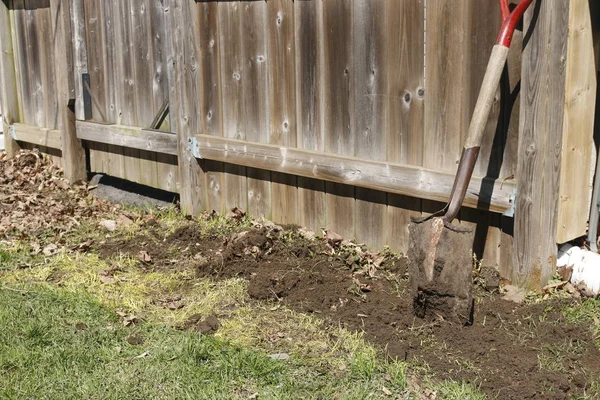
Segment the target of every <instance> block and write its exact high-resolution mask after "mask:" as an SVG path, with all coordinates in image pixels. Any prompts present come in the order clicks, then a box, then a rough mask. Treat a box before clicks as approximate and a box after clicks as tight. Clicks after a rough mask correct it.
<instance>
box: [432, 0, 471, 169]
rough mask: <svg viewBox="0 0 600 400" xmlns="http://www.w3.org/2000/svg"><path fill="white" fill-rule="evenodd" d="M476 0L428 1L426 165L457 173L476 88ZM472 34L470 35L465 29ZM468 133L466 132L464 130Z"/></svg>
mask: <svg viewBox="0 0 600 400" xmlns="http://www.w3.org/2000/svg"><path fill="white" fill-rule="evenodd" d="M472 2H473V0H465V1H461V2H460V4H457V3H456V2H455V1H453V0H436V1H429V2H428V3H427V10H426V12H427V16H426V20H427V30H426V43H427V49H426V55H425V57H426V60H425V65H426V71H425V75H426V77H425V82H426V88H425V93H426V96H427V98H426V101H425V130H424V132H423V135H424V154H423V166H425V167H426V168H433V169H438V170H443V171H448V172H453V173H454V172H455V171H456V167H457V163H458V160H459V158H460V154H461V149H462V137H463V135H465V134H466V132H467V127H468V123H469V107H468V104H467V98H466V96H465V94H466V93H467V90H468V88H469V87H470V80H469V71H468V70H467V68H466V67H467V65H465V62H464V59H465V56H466V55H467V54H468V53H467V52H468V51H469V50H470V49H467V44H468V34H469V32H470V27H469V24H468V16H469V12H470V9H471V5H472V4H471V3H472ZM465 33H467V34H465ZM463 132H464V133H463Z"/></svg>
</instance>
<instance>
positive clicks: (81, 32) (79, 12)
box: [69, 0, 88, 120]
mask: <svg viewBox="0 0 600 400" xmlns="http://www.w3.org/2000/svg"><path fill="white" fill-rule="evenodd" d="M69 5H70V11H71V31H72V35H73V40H72V44H73V68H74V71H73V74H74V82H75V118H77V119H79V120H83V119H85V112H84V109H83V83H82V81H81V75H82V74H83V73H87V72H88V58H87V57H88V52H87V42H86V24H85V10H84V2H83V0H70V2H69Z"/></svg>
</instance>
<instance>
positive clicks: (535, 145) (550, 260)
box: [511, 0, 570, 288]
mask: <svg viewBox="0 0 600 400" xmlns="http://www.w3.org/2000/svg"><path fill="white" fill-rule="evenodd" d="M569 15H570V10H569V2H563V1H560V0H546V1H536V2H534V4H533V6H532V7H531V8H530V10H529V11H528V12H527V14H526V15H525V27H526V28H525V30H526V32H527V34H526V37H527V39H528V40H527V41H526V43H525V50H524V53H523V78H522V87H521V112H520V115H521V121H520V129H519V154H520V155H521V157H520V159H519V165H518V169H517V177H518V182H517V193H518V196H517V201H516V211H515V215H516V219H515V227H514V235H515V246H514V268H513V273H512V277H511V278H512V280H513V282H516V283H519V284H522V285H525V286H528V287H531V288H539V287H541V286H544V285H545V284H546V283H547V282H548V279H550V277H551V276H552V274H553V273H554V270H555V268H556V253H557V246H556V241H555V232H556V228H557V226H556V224H557V212H558V189H559V188H558V184H559V174H560V164H561V150H562V134H563V118H564V104H565V103H564V101H565V75H566V59H567V38H568V26H569V19H570V18H569ZM549 232H552V234H548V233H549Z"/></svg>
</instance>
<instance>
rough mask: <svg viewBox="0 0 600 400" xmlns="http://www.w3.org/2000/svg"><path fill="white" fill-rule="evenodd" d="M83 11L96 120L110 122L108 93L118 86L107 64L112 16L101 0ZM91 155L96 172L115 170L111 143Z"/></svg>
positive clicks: (85, 4)
mask: <svg viewBox="0 0 600 400" xmlns="http://www.w3.org/2000/svg"><path fill="white" fill-rule="evenodd" d="M108 4H110V2H108ZM104 5H106V3H105V4H104ZM82 11H83V12H84V14H83V15H82V16H81V17H82V18H83V21H81V22H78V24H81V26H82V29H83V30H84V31H83V32H84V34H85V36H84V40H85V43H86V46H85V51H86V55H85V57H86V60H87V61H86V62H87V71H85V72H88V73H89V74H90V85H89V86H90V87H89V89H88V90H89V91H90V93H91V95H92V96H93V98H94V101H93V102H92V119H93V120H96V121H99V122H107V121H106V119H107V118H108V117H107V115H108V113H107V107H106V103H107V101H106V97H105V93H107V91H108V92H109V91H111V88H113V87H114V85H112V82H113V81H112V80H111V79H110V78H111V76H110V75H109V74H108V73H107V70H106V68H105V67H106V64H107V63H110V62H111V61H112V60H106V59H107V58H108V55H109V51H112V48H113V47H114V44H113V43H109V41H108V40H106V35H105V32H106V29H105V28H104V26H103V25H104V21H105V19H109V20H110V16H109V15H107V14H106V13H104V7H103V5H102V4H100V2H97V1H92V0H84V1H83V7H82ZM75 75H76V76H75V77H74V79H75V81H77V84H81V82H80V81H81V72H77V73H76V74H75ZM82 90H83V89H82ZM78 101H81V100H78ZM82 118H83V117H82ZM96 149H97V150H96ZM89 154H90V162H89V164H90V169H91V171H92V172H103V173H109V174H110V173H111V171H110V164H111V163H112V162H115V161H116V160H114V159H113V160H111V159H110V157H109V156H110V154H109V153H108V148H107V146H105V145H98V146H97V147H95V148H94V149H90V153H89ZM113 175H114V174H113ZM116 176H119V175H116Z"/></svg>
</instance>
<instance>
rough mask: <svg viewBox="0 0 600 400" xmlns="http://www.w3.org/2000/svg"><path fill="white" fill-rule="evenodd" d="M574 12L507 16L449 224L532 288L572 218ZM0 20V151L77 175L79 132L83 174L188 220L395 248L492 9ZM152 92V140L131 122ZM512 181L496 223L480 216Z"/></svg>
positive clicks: (466, 84)
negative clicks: (168, 204) (168, 202)
mask: <svg viewBox="0 0 600 400" xmlns="http://www.w3.org/2000/svg"><path fill="white" fill-rule="evenodd" d="M65 5H67V7H66V11H67V12H66V13H65V12H64V11H63V12H62V13H61V12H59V11H58V7H60V6H63V10H64V6H65ZM69 12H70V16H71V18H72V20H71V23H70V24H68V23H65V21H68V18H69ZM559 14H560V15H559ZM61 18H62V19H61ZM65 18H66V19H65ZM590 20H591V17H590V13H589V2H588V0H573V1H571V2H560V1H558V0H546V1H544V2H541V1H537V4H536V8H535V10H534V11H531V12H530V13H529V16H528V19H527V21H526V23H525V26H526V27H529V26H530V25H529V24H533V25H534V26H535V29H533V30H532V31H531V32H529V33H528V34H527V35H526V36H525V37H524V36H523V33H522V32H520V31H518V32H516V33H515V37H514V42H513V48H512V49H511V52H510V54H509V61H508V64H507V67H506V69H505V71H504V75H503V80H502V83H501V87H500V89H499V90H498V95H497V101H496V102H495V104H494V105H493V108H492V113H491V118H490V120H489V123H488V125H487V127H486V133H485V138H484V141H483V143H482V149H481V153H480V158H479V162H478V164H477V166H476V169H475V178H474V181H473V184H472V185H471V187H470V189H469V194H468V196H467V201H466V205H467V206H468V207H471V208H464V209H463V210H462V211H461V213H460V215H459V221H458V223H461V224H465V225H470V226H473V227H474V229H475V230H476V235H475V237H476V239H475V242H474V244H473V247H474V249H475V250H476V252H477V254H478V256H479V257H483V258H484V260H485V262H486V263H487V264H491V265H496V266H497V267H498V268H499V269H500V271H501V273H502V275H503V276H505V277H508V278H513V279H515V280H516V281H521V280H523V279H522V277H523V276H527V282H529V283H530V284H532V285H533V286H535V285H537V284H539V283H540V282H542V281H543V280H544V279H546V278H547V275H548V271H551V269H552V268H551V264H552V263H553V257H554V256H555V254H556V246H555V244H556V242H557V241H558V242H561V241H566V240H570V239H573V238H574V237H575V236H578V235H581V234H582V233H583V231H584V230H585V227H586V220H585V219H586V216H585V215H584V214H585V213H581V212H580V210H581V209H582V208H585V209H587V208H588V207H589V194H590V193H589V191H590V190H589V189H590V188H589V185H588V183H589V181H590V180H589V178H590V177H589V174H590V171H591V170H592V169H591V166H590V165H588V164H591V163H592V159H593V158H594V157H593V154H592V152H591V151H589V148H588V147H589V146H587V145H588V144H589V143H590V142H591V132H590V131H591V129H592V125H593V115H592V114H593V112H592V111H591V110H592V109H593V107H590V108H589V109H588V108H587V107H586V104H588V103H592V102H593V100H595V95H596V90H595V85H596V82H595V71H594V68H593V66H592V64H593V58H592V52H591V50H589V49H590V48H591V47H592V45H593V39H592V36H591V32H590V30H591V28H590ZM61 21H62V22H61ZM0 24H1V25H0V50H2V55H3V56H2V57H1V58H0V74H1V76H0V83H3V86H4V88H3V90H2V94H1V96H2V106H3V108H4V109H5V110H7V111H6V112H5V114H6V117H5V121H3V124H4V125H5V127H8V126H9V125H13V124H15V123H17V125H16V128H18V129H20V132H21V139H20V140H18V141H14V140H10V139H9V140H8V145H9V151H12V152H14V151H15V149H18V148H19V146H20V145H23V146H30V145H27V144H26V142H28V141H30V142H37V143H38V144H40V143H46V144H52V146H54V147H55V148H61V149H62V150H63V154H62V156H63V158H64V160H65V162H66V165H65V168H67V169H68V168H71V171H76V170H77V171H81V172H80V175H81V174H83V173H84V172H85V168H83V167H79V168H74V167H73V165H80V164H81V163H82V161H83V150H82V147H81V145H80V142H79V139H78V136H79V138H81V139H84V140H85V145H86V146H87V149H88V150H89V151H88V153H89V160H88V161H89V165H90V167H91V170H92V172H102V173H107V174H110V175H113V176H116V177H120V178H124V179H128V180H131V181H135V182H138V183H142V184H146V185H149V186H153V187H157V188H161V189H165V190H169V191H176V192H179V193H180V196H181V203H182V208H183V209H184V211H186V212H189V213H191V214H197V213H199V212H201V211H202V210H217V211H219V212H227V211H228V210H229V209H231V208H233V207H240V208H242V209H245V210H247V211H249V213H250V214H251V215H253V216H254V217H258V218H261V217H264V218H268V219H273V220H275V221H277V222H282V223H297V224H299V225H303V226H307V227H308V228H311V229H314V230H319V229H321V228H326V229H328V230H331V231H335V232H337V233H339V234H341V235H343V236H345V237H348V238H357V239H358V240H359V241H362V242H365V243H366V244H368V245H370V246H374V247H378V248H381V247H382V246H384V245H390V246H391V247H392V248H394V249H397V250H406V246H407V243H408V240H407V239H408V230H407V227H408V223H409V221H410V218H411V217H415V216H422V215H429V214H431V213H433V212H435V211H437V210H439V209H440V208H441V207H442V206H443V204H441V203H439V201H443V200H444V199H445V197H446V196H447V193H448V192H449V190H450V185H451V182H452V175H453V174H454V172H455V170H456V166H457V162H458V159H459V157H460V153H461V149H462V144H463V139H464V136H465V135H466V132H467V127H468V125H469V122H470V118H471V113H472V111H473V108H474V105H475V101H476V98H477V94H478V91H479V87H480V84H481V80H482V77H483V74H484V72H485V67H486V64H487V59H488V56H489V54H490V51H491V48H492V44H493V43H494V40H495V36H496V32H497V30H498V28H499V25H500V9H499V7H498V5H497V1H495V0H486V1H482V0H465V1H461V2H458V3H457V2H456V1H451V0H435V1H428V2H426V1H424V0H403V1H398V0H336V1H333V0H332V1H322V0H302V1H292V0H269V1H241V0H238V1H223V2H221V1H216V0H215V1H196V0H107V1H100V0H11V1H6V0H3V1H2V8H1V9H0ZM3 26H6V27H8V29H7V28H5V29H3ZM69 31H70V33H69ZM59 32H62V33H59ZM57 35H60V38H61V39H60V40H54V39H55V38H56V37H57ZM69 35H70V36H71V41H72V50H73V51H72V53H73V54H71V51H67V49H66V48H67V47H68V45H67V43H68V42H69ZM523 48H524V49H525V52H524V53H522V51H523ZM586 49H587V50H586ZM65 53H66V55H65ZM522 55H523V57H522ZM65 71H68V72H69V73H66V76H65ZM521 71H523V81H522V82H523V83H522V84H521ZM83 74H89V85H87V84H85V83H84V79H83ZM69 78H70V79H69ZM86 79H87V78H86ZM520 91H522V92H523V93H524V94H525V96H524V97H523V98H524V99H525V100H524V101H523V102H520V98H521V96H520ZM88 93H89V94H90V95H91V107H89V108H84V107H86V103H85V102H84V101H83V99H84V95H87V94H88ZM561 96H562V97H561ZM71 99H74V100H75V103H74V110H75V114H76V117H77V119H78V120H79V121H78V122H77V125H76V127H77V129H75V124H74V123H73V115H72V111H71V110H72V104H71V106H69V103H70V102H71ZM166 101H168V105H169V116H168V117H169V118H168V121H167V122H165V123H164V124H163V125H162V126H161V129H162V130H163V131H164V132H158V131H152V130H147V128H149V127H150V126H151V124H152V121H153V120H154V119H155V117H156V115H157V112H158V111H159V110H160V109H161V108H162V107H163V105H165V102H166ZM520 116H522V117H521V118H520ZM90 118H91V121H83V120H86V119H90ZM19 123H20V124H21V125H18V124H19ZM18 129H17V130H16V131H15V132H18ZM25 134H27V135H29V136H28V137H31V138H30V139H27V140H24V139H23V138H24V137H25V136H26V135H25ZM31 135H34V136H35V135H37V136H39V137H37V136H35V137H33V136H31ZM44 135H46V136H44ZM48 135H50V136H48ZM17 138H18V139H19V136H18V135H17ZM58 139H60V142H59V141H58ZM40 140H41V141H42V142H40ZM44 140H46V142H44ZM48 140H53V141H52V142H48ZM194 140H196V142H197V143H198V144H199V145H198V147H197V148H191V147H190V146H191V145H192V144H193V143H194ZM556 143H559V144H560V145H559V146H556ZM573 149H575V150H573ZM45 150H47V151H51V149H49V148H46V149H45ZM191 150H198V151H199V152H200V155H201V156H202V158H199V159H197V158H196V157H194V154H193V152H192V151H191ZM55 154H56V155H61V154H60V152H58V153H55ZM575 164H577V165H576V166H575V167H574V165H575ZM565 171H568V172H565ZM75 175H76V174H73V175H71V178H73V179H74V178H75ZM584 181H585V182H584ZM534 182H536V184H535V185H534V184H533V183H534ZM582 182H583V183H582ZM538 183H539V184H538ZM586 185H588V186H586ZM515 187H516V188H517V189H518V193H517V213H516V217H515V219H514V220H513V219H512V218H509V217H503V216H501V215H499V214H497V212H502V211H504V210H505V209H506V208H507V205H508V202H509V198H510V196H511V195H513V194H514V193H513V188H515ZM575 193H576V194H575ZM476 208H478V209H476ZM490 211H493V212H490ZM513 222H515V223H514V225H513ZM548 232H552V233H548ZM554 232H556V234H555V235H554V234H553V233H554ZM540 237H543V240H540ZM513 241H514V243H513ZM540 243H541V244H540ZM536 271H537V272H536Z"/></svg>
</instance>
